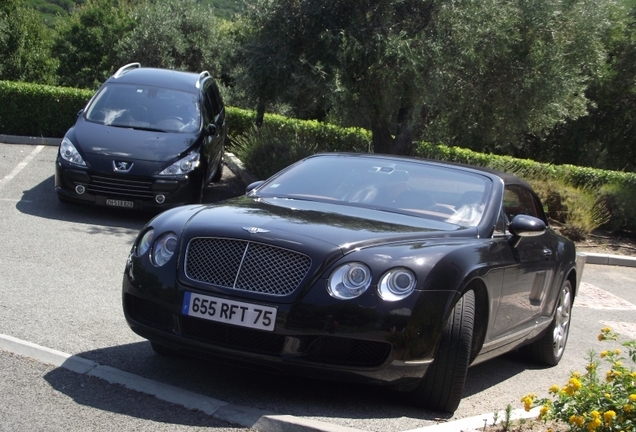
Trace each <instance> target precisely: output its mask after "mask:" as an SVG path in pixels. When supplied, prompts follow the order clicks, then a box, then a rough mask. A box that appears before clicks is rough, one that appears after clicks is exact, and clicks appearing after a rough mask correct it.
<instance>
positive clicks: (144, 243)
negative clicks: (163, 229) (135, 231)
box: [135, 229, 155, 256]
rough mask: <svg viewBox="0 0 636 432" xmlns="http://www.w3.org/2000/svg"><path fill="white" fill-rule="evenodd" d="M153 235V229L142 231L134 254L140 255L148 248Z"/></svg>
mask: <svg viewBox="0 0 636 432" xmlns="http://www.w3.org/2000/svg"><path fill="white" fill-rule="evenodd" d="M154 237H155V230H152V229H150V230H148V231H146V232H145V233H144V235H143V236H141V238H140V239H139V242H138V243H137V248H136V251H135V252H136V255H137V256H142V255H143V254H145V253H146V252H148V250H149V249H150V245H151V244H152V239H153V238H154Z"/></svg>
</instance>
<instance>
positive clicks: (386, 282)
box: [327, 262, 417, 301]
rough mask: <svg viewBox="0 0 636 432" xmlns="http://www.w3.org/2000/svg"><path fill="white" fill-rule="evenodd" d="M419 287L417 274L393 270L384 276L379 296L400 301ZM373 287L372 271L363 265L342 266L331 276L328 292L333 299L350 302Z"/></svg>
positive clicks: (348, 264) (404, 269)
mask: <svg viewBox="0 0 636 432" xmlns="http://www.w3.org/2000/svg"><path fill="white" fill-rule="evenodd" d="M416 285H417V279H416V278H415V274H414V273H413V272H412V271H411V270H409V269H407V268H404V267H396V268H393V269H391V270H389V271H387V272H386V273H384V274H383V275H382V277H381V278H380V282H379V283H378V294H379V295H380V297H381V298H382V299H383V300H386V301H398V300H402V299H404V298H406V297H408V296H409V295H410V294H411V293H412V292H413V291H414V290H415V286H416ZM369 286H371V270H370V269H369V267H367V266H366V265H365V264H363V263H359V262H352V263H347V264H344V265H341V266H340V267H338V268H337V269H336V270H335V271H334V272H333V273H332V274H331V276H329V280H328V281H327V290H328V291H329V294H330V295H331V296H332V297H335V298H337V299H340V300H349V299H353V298H356V297H359V296H361V295H362V294H363V293H364V292H365V291H366V290H367V289H368V288H369Z"/></svg>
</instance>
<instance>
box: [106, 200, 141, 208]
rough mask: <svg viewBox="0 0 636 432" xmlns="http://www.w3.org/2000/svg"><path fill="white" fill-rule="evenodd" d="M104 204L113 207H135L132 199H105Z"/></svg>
mask: <svg viewBox="0 0 636 432" xmlns="http://www.w3.org/2000/svg"><path fill="white" fill-rule="evenodd" d="M106 205H107V206H113V207H126V208H133V207H135V202H134V201H123V200H114V199H107V200H106Z"/></svg>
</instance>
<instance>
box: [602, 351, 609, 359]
mask: <svg viewBox="0 0 636 432" xmlns="http://www.w3.org/2000/svg"><path fill="white" fill-rule="evenodd" d="M608 354H609V352H608V351H601V358H605V357H607V355H608Z"/></svg>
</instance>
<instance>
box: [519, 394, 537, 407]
mask: <svg viewBox="0 0 636 432" xmlns="http://www.w3.org/2000/svg"><path fill="white" fill-rule="evenodd" d="M534 398H535V396H534V394H529V395H527V396H524V397H522V398H521V402H523V408H524V409H525V410H526V411H530V409H531V408H532V401H533V400H534Z"/></svg>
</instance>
